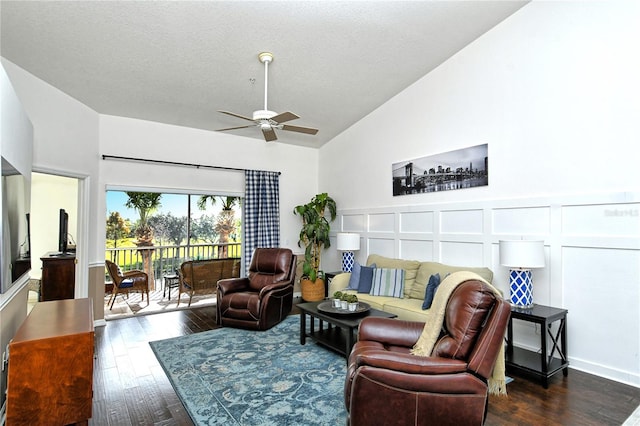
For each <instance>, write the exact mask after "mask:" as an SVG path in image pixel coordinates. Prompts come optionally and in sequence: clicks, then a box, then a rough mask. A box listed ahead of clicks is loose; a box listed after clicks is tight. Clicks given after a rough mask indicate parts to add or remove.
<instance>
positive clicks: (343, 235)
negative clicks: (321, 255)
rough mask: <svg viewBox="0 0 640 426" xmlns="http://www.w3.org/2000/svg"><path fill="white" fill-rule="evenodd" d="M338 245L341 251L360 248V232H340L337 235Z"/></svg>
mask: <svg viewBox="0 0 640 426" xmlns="http://www.w3.org/2000/svg"><path fill="white" fill-rule="evenodd" d="M336 239H337V243H336V247H337V249H338V250H340V251H354V250H360V234H354V233H351V232H340V233H338V235H337V236H336Z"/></svg>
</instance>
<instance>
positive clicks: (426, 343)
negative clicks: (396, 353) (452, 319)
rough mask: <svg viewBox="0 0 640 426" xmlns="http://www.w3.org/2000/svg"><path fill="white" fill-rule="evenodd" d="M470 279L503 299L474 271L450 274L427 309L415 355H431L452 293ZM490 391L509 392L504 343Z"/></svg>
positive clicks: (494, 393) (414, 347)
mask: <svg viewBox="0 0 640 426" xmlns="http://www.w3.org/2000/svg"><path fill="white" fill-rule="evenodd" d="M468 280H478V281H482V282H483V283H485V284H487V285H488V286H489V288H491V290H492V291H493V292H494V294H495V295H496V297H499V298H500V299H502V294H501V293H500V292H499V291H498V290H497V289H496V288H495V287H493V286H492V285H491V284H489V283H488V282H487V281H485V280H484V279H483V278H482V277H480V276H479V275H477V274H475V273H473V272H467V271H461V272H454V273H452V274H449V275H448V276H447V277H446V278H445V279H444V280H443V281H442V283H440V286H439V287H438V290H437V291H436V294H435V296H434V298H433V303H432V304H431V308H430V309H429V310H427V311H426V315H427V318H426V319H425V321H426V324H425V325H424V329H423V330H422V334H421V335H420V338H419V339H418V341H417V342H416V344H415V345H414V346H413V349H412V350H411V353H412V354H413V355H418V356H431V352H432V351H433V347H434V345H435V344H436V341H437V340H438V337H439V336H440V331H441V330H442V323H443V321H444V314H445V310H446V307H447V303H448V301H449V296H451V293H452V292H453V290H455V289H456V287H457V286H458V285H460V284H462V283H463V282H465V281H468ZM489 393H490V394H492V395H506V394H507V385H506V383H505V364H504V345H501V346H500V351H499V353H498V359H497V360H496V364H495V366H494V367H493V372H492V374H491V377H490V378H489Z"/></svg>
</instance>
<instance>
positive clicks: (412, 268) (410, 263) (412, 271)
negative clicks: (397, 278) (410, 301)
mask: <svg viewBox="0 0 640 426" xmlns="http://www.w3.org/2000/svg"><path fill="white" fill-rule="evenodd" d="M373 263H375V264H376V265H377V267H378V268H389V269H404V290H403V292H404V297H409V294H410V292H411V288H412V287H413V284H414V282H415V280H416V275H417V273H418V268H420V262H419V261H417V260H404V259H392V258H390V257H384V256H380V255H379V254H370V255H369V257H367V265H371V264H373ZM428 278H429V277H427V279H428ZM423 296H424V287H423V288H422V295H421V296H420V299H422V297H423Z"/></svg>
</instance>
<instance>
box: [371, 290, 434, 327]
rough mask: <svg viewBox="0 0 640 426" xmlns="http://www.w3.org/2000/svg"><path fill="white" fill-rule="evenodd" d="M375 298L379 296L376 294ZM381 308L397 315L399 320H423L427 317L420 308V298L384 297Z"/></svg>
mask: <svg viewBox="0 0 640 426" xmlns="http://www.w3.org/2000/svg"><path fill="white" fill-rule="evenodd" d="M371 297H375V296H371ZM375 298H376V299H380V298H381V297H380V296H377V297H375ZM376 309H377V308H376ZM382 310H383V311H385V312H388V313H390V314H394V315H397V316H398V317H397V319H399V320H403V321H419V322H424V321H425V320H426V319H427V318H426V314H427V312H428V311H423V310H422V300H419V299H398V298H395V297H385V298H384V306H383V308H382Z"/></svg>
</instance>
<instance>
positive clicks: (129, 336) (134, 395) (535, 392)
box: [89, 307, 640, 426]
mask: <svg viewBox="0 0 640 426" xmlns="http://www.w3.org/2000/svg"><path fill="white" fill-rule="evenodd" d="M216 327H217V326H216V322H215V309H214V308H211V307H205V308H198V309H193V310H190V311H175V312H167V313H162V314H156V315H145V316H138V317H135V318H125V319H119V320H114V321H108V322H107V325H106V326H105V327H97V328H96V364H95V372H94V397H93V418H92V419H91V420H90V421H89V424H90V425H117V426H126V425H132V426H133V425H136V426H137V425H191V424H193V423H192V422H191V420H190V419H189V416H188V414H187V413H186V411H185V410H184V408H183V406H182V403H181V402H180V400H179V398H178V396H177V395H176V393H175V392H174V390H173V388H172V387H171V384H170V383H169V380H168V379H167V377H166V375H165V373H164V371H163V370H162V367H160V364H158V361H157V360H156V357H155V355H154V354H153V352H152V351H151V347H150V346H149V342H150V341H153V340H161V339H166V338H169V337H175V336H183V335H187V334H191V333H199V332H201V331H206V330H211V329H213V328H216ZM507 391H508V393H509V395H508V396H506V397H500V398H498V397H491V398H490V401H489V413H488V415H487V421H486V424H487V425H512V424H518V425H620V424H622V423H623V422H624V421H625V420H626V419H627V417H629V415H630V414H631V413H632V412H633V411H634V410H635V409H636V407H638V405H640V389H638V388H635V387H632V386H626V385H623V384H620V383H617V382H613V381H610V380H606V379H602V378H600V377H597V376H592V375H590V374H586V373H582V372H580V371H577V370H572V369H571V370H570V371H569V376H568V377H563V376H562V374H558V375H556V376H555V377H553V378H552V379H551V380H550V384H549V388H548V389H544V388H543V387H542V386H541V385H539V384H537V383H535V382H532V381H529V380H527V379H523V378H519V377H515V381H514V382H513V383H511V384H509V385H508V387H507Z"/></svg>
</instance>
